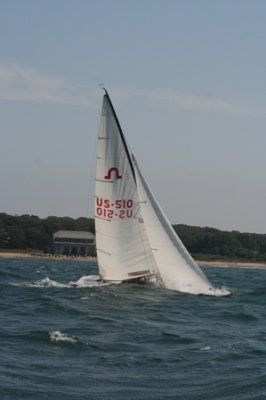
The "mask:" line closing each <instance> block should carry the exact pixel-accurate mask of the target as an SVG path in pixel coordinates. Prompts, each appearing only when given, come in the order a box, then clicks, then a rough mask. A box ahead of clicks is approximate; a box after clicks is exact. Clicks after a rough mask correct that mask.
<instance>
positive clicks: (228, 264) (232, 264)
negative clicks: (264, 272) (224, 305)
mask: <svg viewBox="0 0 266 400" xmlns="http://www.w3.org/2000/svg"><path fill="white" fill-rule="evenodd" d="M0 258H8V259H18V258H28V259H31V258H32V259H40V260H72V261H75V260H76V261H87V262H90V261H94V262H95V261H97V257H91V256H86V257H81V256H64V255H56V254H43V253H39V252H33V253H23V252H15V251H7V252H0ZM196 262H197V264H198V265H199V266H200V267H203V268H204V267H221V268H251V269H266V262H265V263H259V262H252V261H247V262H239V261H202V260H201V261H196Z"/></svg>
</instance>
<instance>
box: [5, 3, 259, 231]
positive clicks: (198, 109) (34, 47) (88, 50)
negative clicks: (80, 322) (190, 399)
mask: <svg viewBox="0 0 266 400" xmlns="http://www.w3.org/2000/svg"><path fill="white" fill-rule="evenodd" d="M0 8H1V12H0V38H1V39H0V121H1V130H0V139H1V141H0V212H6V213H10V214H19V215H20V214H34V215H38V216H40V217H46V216H48V215H56V216H71V217H79V216H88V217H91V216H93V196H94V187H93V185H94V183H93V180H94V165H95V146H96V135H97V130H98V124H99V113H100V107H101V101H102V95H103V93H102V91H101V89H100V88H99V83H104V84H105V86H106V87H107V89H108V91H109V94H110V96H111V98H112V101H113V104H114V106H115V108H116V111H117V114H118V117H119V119H120V123H121V125H122V128H123V130H124V133H125V135H126V138H127V141H128V143H129V145H130V148H131V150H132V151H133V152H134V154H135V156H136V158H137V160H138V163H139V165H140V167H141V169H142V171H143V173H144V175H145V177H146V178H147V180H148V182H149V184H150V186H151V187H152V189H153V192H154V193H155V194H156V196H157V198H158V199H159V201H160V203H161V205H162V206H163V208H164V209H165V211H166V213H167V214H168V216H169V219H170V221H171V222H172V223H185V224H189V225H199V226H211V227H215V228H219V229H225V230H239V231H242V232H244V231H245V232H247V231H248V232H258V233H266V212H265V204H266V157H265V149H266V95H265V93H266V90H265V89H266V88H265V71H266V51H265V43H266V25H265V20H266V2H265V1H259V0H253V1H245V0H235V1H231V0H230V1H229V0H228V1H227V0H223V1H218V0H217V1H216V0H209V1H207V0H206V1H203V0H202V1H201V0H189V1H185V0H183V1H182V0H180V1H178V0H176V1H174V0H167V1H165V0H161V1H157V0H135V1H129V0H120V1H118V0H105V1H104V0H97V1H96V0H95V1H89V0H88V1H85V0H71V1H70V0H64V1H63V0H61V1H53V0H46V1H43V2H40V1H39V2H37V1H35V0H25V1H20V0H12V1H2V2H1V6H0Z"/></svg>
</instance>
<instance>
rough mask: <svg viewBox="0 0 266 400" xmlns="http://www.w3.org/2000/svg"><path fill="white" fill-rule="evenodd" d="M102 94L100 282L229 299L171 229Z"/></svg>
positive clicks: (98, 166) (98, 197)
mask: <svg viewBox="0 0 266 400" xmlns="http://www.w3.org/2000/svg"><path fill="white" fill-rule="evenodd" d="M104 91H105V93H104V96H103V103H102V111H101V117H100V126H99V134H98V148H97V162H96V179H95V232H96V250H97V259H98V266H99V274H100V279H101V281H102V282H105V283H107V282H112V283H119V282H131V281H134V282H135V281H155V282H157V283H159V284H160V285H162V286H164V287H165V288H167V289H171V290H176V291H179V292H184V293H192V294H207V295H214V296H227V295H229V294H230V292H229V291H227V290H222V289H217V288H215V287H214V286H213V285H212V284H211V282H210V281H209V279H208V278H207V277H206V276H205V274H204V273H203V272H202V270H201V269H200V268H199V266H198V265H197V264H196V262H195V261H194V260H193V258H192V256H191V255H190V254H189V252H188V251H187V249H186V248H185V246H184V245H183V243H182V242H181V240H180V238H179V237H178V236H177V234H176V232H175V231H174V229H173V228H172V226H171V224H170V222H169V221H168V219H167V217H166V215H165V213H164V211H163V210H162V208H161V206H160V205H159V203H158V201H157V200H156V198H155V196H154V194H153V193H152V191H151V189H150V187H149V185H148V183H147V181H146V180H145V178H144V177H143V175H142V173H141V170H140V168H139V166H138V164H137V161H136V159H135V157H134V156H133V154H132V153H131V152H130V150H129V147H128V145H127V143H126V139H125V136H124V134H123V131H122V129H121V126H120V123H119V120H118V118H117V115H116V112H115V110H114V107H113V104H112V102H111V99H110V96H109V94H108V92H107V91H106V89H104Z"/></svg>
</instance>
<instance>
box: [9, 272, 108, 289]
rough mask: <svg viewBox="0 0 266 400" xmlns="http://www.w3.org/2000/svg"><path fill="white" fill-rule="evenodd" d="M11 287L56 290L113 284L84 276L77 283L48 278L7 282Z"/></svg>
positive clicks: (93, 276) (91, 276)
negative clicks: (54, 288)
mask: <svg viewBox="0 0 266 400" xmlns="http://www.w3.org/2000/svg"><path fill="white" fill-rule="evenodd" d="M9 284H10V285H12V286H21V287H39V288H40V287H46V288H47V287H48V288H52V287H56V288H84V287H95V286H108V285H111V284H114V282H102V281H101V280H100V277H99V275H84V276H82V277H81V278H79V279H78V280H77V281H74V282H73V281H70V282H68V283H62V282H58V281H55V280H52V279H50V278H48V277H46V278H44V279H38V280H36V281H30V282H22V283H17V282H9Z"/></svg>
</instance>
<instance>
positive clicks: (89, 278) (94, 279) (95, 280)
mask: <svg viewBox="0 0 266 400" xmlns="http://www.w3.org/2000/svg"><path fill="white" fill-rule="evenodd" d="M119 283H121V282H103V281H102V280H101V279H100V276H99V275H84V276H82V277H81V278H79V279H78V280H77V281H76V282H71V284H72V285H73V286H76V287H81V288H82V287H94V286H108V285H114V284H119Z"/></svg>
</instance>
